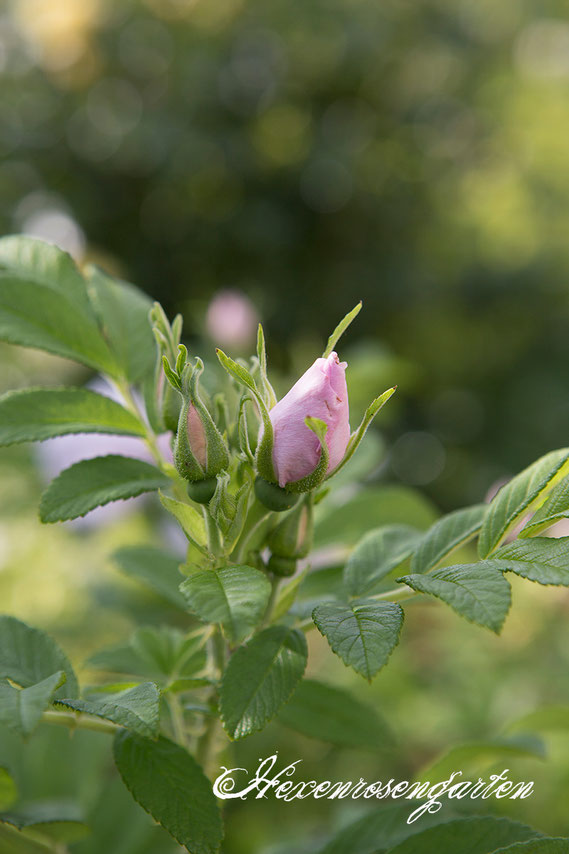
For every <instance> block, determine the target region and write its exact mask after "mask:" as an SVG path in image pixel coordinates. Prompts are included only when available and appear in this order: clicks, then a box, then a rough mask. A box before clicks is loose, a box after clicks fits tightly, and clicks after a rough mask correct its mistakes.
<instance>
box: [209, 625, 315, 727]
mask: <svg viewBox="0 0 569 854" xmlns="http://www.w3.org/2000/svg"><path fill="white" fill-rule="evenodd" d="M307 654H308V653H307V649H306V640H305V637H304V635H303V634H302V632H299V631H297V630H296V629H288V628H286V626H272V627H271V628H268V629H265V630H264V631H262V632H259V634H257V635H255V637H254V638H252V639H251V640H250V641H249V642H248V643H247V644H246V645H245V646H242V647H239V649H238V650H237V651H236V652H234V653H233V655H232V656H231V658H230V659H229V663H228V665H227V667H226V669H225V672H224V674H223V679H222V683H221V695H220V712H221V722H222V723H223V726H224V728H225V731H226V732H227V734H228V736H229V737H230V738H232V739H237V738H243V737H244V736H246V735H250V734H251V733H252V732H255V730H260V729H263V727H264V726H265V725H266V724H267V723H268V722H269V721H270V720H271V718H273V717H274V716H275V715H276V713H277V712H278V710H279V709H280V707H281V706H282V705H283V703H286V701H287V700H288V698H289V697H290V695H291V694H292V692H293V690H294V688H295V686H296V684H297V682H298V681H299V679H301V677H302V674H303V673H304V669H305V667H306V658H307Z"/></svg>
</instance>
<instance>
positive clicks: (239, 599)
mask: <svg viewBox="0 0 569 854" xmlns="http://www.w3.org/2000/svg"><path fill="white" fill-rule="evenodd" d="M180 591H181V593H182V595H183V596H184V598H185V600H186V605H187V607H188V609H189V610H190V611H191V613H192V614H195V616H196V617H199V619H200V620H203V621H204V622H206V623H221V624H222V625H223V631H224V633H225V635H226V636H227V638H228V640H229V641H230V642H231V643H234V644H235V643H239V642H241V641H242V640H244V639H245V638H246V637H247V636H248V635H250V634H251V632H252V631H253V629H254V628H255V626H256V625H257V624H258V623H259V621H260V619H261V618H262V616H263V614H264V613H265V610H266V608H267V603H268V601H269V596H270V595H271V582H270V581H269V579H268V578H267V576H266V575H265V573H263V572H261V571H260V570H258V569H252V568H251V567H250V566H225V567H222V568H221V569H207V570H203V571H200V572H195V573H193V574H192V575H190V577H189V578H187V579H186V580H185V581H184V582H182V584H181V585H180Z"/></svg>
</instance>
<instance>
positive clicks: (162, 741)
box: [114, 731, 223, 854]
mask: <svg viewBox="0 0 569 854" xmlns="http://www.w3.org/2000/svg"><path fill="white" fill-rule="evenodd" d="M114 755H115V762H116V765H117V768H118V769H119V772H120V775H121V777H122V778H123V781H124V783H125V785H126V787H127V788H128V789H129V791H130V793H131V794H132V796H133V798H134V799H135V800H136V801H138V803H139V804H140V805H141V806H142V807H144V809H145V810H146V811H147V812H149V813H150V815H151V816H152V817H153V818H154V819H155V820H156V821H157V822H159V824H161V825H162V827H164V828H165V829H166V830H167V831H168V833H170V834H171V835H172V836H173V837H174V839H175V840H176V841H177V842H179V844H180V845H184V846H185V847H186V849H187V850H188V851H189V852H190V854H216V852H217V851H219V847H220V845H221V840H222V838H223V827H222V822H221V815H220V812H219V809H218V806H217V803H216V800H215V797H214V794H213V792H212V788H211V783H210V782H209V780H208V779H207V777H206V776H205V774H204V773H203V771H202V769H201V768H200V766H199V765H198V764H197V762H196V761H195V760H194V759H193V758H192V757H191V756H190V754H189V753H187V751H185V750H184V749H183V748H182V747H179V745H177V744H174V742H172V741H169V740H168V739H166V738H164V737H163V736H161V737H160V738H159V739H158V740H157V741H150V740H149V739H146V738H142V737H141V736H138V735H133V734H131V733H129V732H126V731H124V732H120V733H118V734H117V735H116V736H115V740H114Z"/></svg>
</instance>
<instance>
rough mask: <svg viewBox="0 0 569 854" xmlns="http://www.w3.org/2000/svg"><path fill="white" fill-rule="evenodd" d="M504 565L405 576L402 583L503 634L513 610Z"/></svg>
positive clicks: (484, 564)
mask: <svg viewBox="0 0 569 854" xmlns="http://www.w3.org/2000/svg"><path fill="white" fill-rule="evenodd" d="M503 568H504V567H503V565H502V564H501V562H496V565H494V562H493V561H483V562H481V563H467V564H462V565H460V564H459V565H457V566H447V567H445V568H444V569H438V570H437V571H436V572H433V573H432V574H430V575H404V576H403V577H402V578H398V579H397V580H398V581H401V582H403V583H404V584H407V585H409V587H412V588H413V590H416V591H417V592H418V593H428V594H429V595H430V596H436V597H437V598H438V599H441V600H442V601H443V602H446V604H447V605H450V606H451V608H453V610H455V611H456V612H457V614H460V615H461V616H462V617H466V619H467V620H470V621H471V622H473V623H477V624H478V625H479V626H485V627H486V628H488V629H492V631H493V632H496V634H499V632H500V630H501V628H502V625H503V624H504V620H505V619H506V615H507V613H508V611H509V610H510V604H511V589H510V585H509V583H508V581H507V580H506V579H505V578H504V576H503V575H502V572H501V570H502V569H503Z"/></svg>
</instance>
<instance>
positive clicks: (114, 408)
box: [0, 388, 144, 445]
mask: <svg viewBox="0 0 569 854" xmlns="http://www.w3.org/2000/svg"><path fill="white" fill-rule="evenodd" d="M68 433H115V434H118V435H122V436H144V426H143V425H142V424H141V422H140V421H139V420H138V418H136V417H135V416H134V415H133V414H132V413H130V412H128V410H126V409H124V407H122V406H121V405H120V403H116V402H115V401H114V400H111V399H110V398H108V397H103V395H101V394H96V393H95V392H94V391H89V390H88V389H83V388H58V389H46V388H27V389H24V390H22V391H11V392H8V393H7V394H4V395H2V397H0V445H12V444H15V443H17V442H41V441H43V440H44V439H51V438H52V436H65V435H67V434H68Z"/></svg>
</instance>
